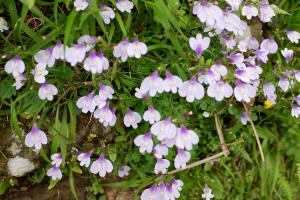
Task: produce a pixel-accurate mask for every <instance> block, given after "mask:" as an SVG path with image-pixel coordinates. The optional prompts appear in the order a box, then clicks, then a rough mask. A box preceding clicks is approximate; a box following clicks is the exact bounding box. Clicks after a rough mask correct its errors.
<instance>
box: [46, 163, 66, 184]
mask: <svg viewBox="0 0 300 200" xmlns="http://www.w3.org/2000/svg"><path fill="white" fill-rule="evenodd" d="M47 176H50V177H51V179H52V181H55V180H60V179H61V178H62V173H61V171H60V169H59V168H58V167H57V166H53V167H52V168H50V169H48V170H47Z"/></svg>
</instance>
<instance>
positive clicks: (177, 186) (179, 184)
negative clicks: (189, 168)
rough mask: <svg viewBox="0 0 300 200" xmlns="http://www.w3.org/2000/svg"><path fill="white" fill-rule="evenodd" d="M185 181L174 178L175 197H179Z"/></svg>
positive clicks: (173, 189)
mask: <svg viewBox="0 0 300 200" xmlns="http://www.w3.org/2000/svg"><path fill="white" fill-rule="evenodd" d="M182 186H183V182H182V181H181V180H179V179H178V180H175V179H174V180H173V181H172V191H173V194H172V196H173V198H179V197H180V193H179V192H180V191H181V190H182Z"/></svg>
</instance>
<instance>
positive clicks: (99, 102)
mask: <svg viewBox="0 0 300 200" xmlns="http://www.w3.org/2000/svg"><path fill="white" fill-rule="evenodd" d="M93 101H94V104H95V106H96V107H98V108H103V107H104V106H105V105H106V104H107V102H106V100H103V98H102V97H101V96H100V95H99V94H98V95H95V96H94V97H93Z"/></svg>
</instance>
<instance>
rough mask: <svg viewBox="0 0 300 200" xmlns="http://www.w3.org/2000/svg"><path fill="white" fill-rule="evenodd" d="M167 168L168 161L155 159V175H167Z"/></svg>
mask: <svg viewBox="0 0 300 200" xmlns="http://www.w3.org/2000/svg"><path fill="white" fill-rule="evenodd" d="M169 166H170V161H168V160H167V159H160V158H157V159H156V164H155V167H154V173H155V174H159V173H162V174H165V173H167V169H168V168H169Z"/></svg>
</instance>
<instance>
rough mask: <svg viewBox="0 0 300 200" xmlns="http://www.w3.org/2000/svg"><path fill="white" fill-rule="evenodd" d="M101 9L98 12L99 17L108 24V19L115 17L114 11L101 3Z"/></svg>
mask: <svg viewBox="0 0 300 200" xmlns="http://www.w3.org/2000/svg"><path fill="white" fill-rule="evenodd" d="M100 9H101V11H100V12H99V14H100V16H101V18H102V19H103V21H104V23H105V24H109V23H110V20H112V19H114V18H115V13H114V11H113V9H111V8H110V7H108V6H105V5H101V6H100Z"/></svg>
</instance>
